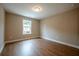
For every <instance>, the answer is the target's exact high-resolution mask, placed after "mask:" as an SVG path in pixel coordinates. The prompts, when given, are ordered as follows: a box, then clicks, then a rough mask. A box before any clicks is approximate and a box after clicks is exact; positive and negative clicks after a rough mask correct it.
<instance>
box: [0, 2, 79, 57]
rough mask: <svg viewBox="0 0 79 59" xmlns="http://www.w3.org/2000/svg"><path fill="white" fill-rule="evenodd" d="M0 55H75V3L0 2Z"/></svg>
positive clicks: (78, 48)
mask: <svg viewBox="0 0 79 59" xmlns="http://www.w3.org/2000/svg"><path fill="white" fill-rule="evenodd" d="M0 55H1V56H79V4H78V3H0Z"/></svg>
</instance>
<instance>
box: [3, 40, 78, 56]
mask: <svg viewBox="0 0 79 59" xmlns="http://www.w3.org/2000/svg"><path fill="white" fill-rule="evenodd" d="M2 56H79V49H76V48H73V47H69V46H66V45H62V44H59V43H56V42H51V41H49V40H44V39H32V40H25V41H20V42H15V43H9V44H6V45H5V48H4V49H3V52H2Z"/></svg>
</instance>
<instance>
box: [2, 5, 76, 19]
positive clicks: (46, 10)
mask: <svg viewBox="0 0 79 59" xmlns="http://www.w3.org/2000/svg"><path fill="white" fill-rule="evenodd" d="M1 5H2V6H3V8H4V9H5V10H6V11H7V12H11V13H15V14H19V15H22V16H27V17H30V18H36V19H44V18H46V17H49V16H51V15H55V14H58V13H61V12H64V11H67V10H70V9H73V8H75V4H68V3H62V4H61V3H3V4H1ZM33 6H40V7H41V8H42V9H43V10H42V11H41V12H35V11H33V10H32V7H33Z"/></svg>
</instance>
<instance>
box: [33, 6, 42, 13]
mask: <svg viewBox="0 0 79 59" xmlns="http://www.w3.org/2000/svg"><path fill="white" fill-rule="evenodd" d="M32 10H33V11H35V12H40V11H42V8H41V7H39V6H34V7H33V8H32Z"/></svg>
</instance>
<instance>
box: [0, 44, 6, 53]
mask: <svg viewBox="0 0 79 59" xmlns="http://www.w3.org/2000/svg"><path fill="white" fill-rule="evenodd" d="M4 46H5V43H4V44H3V46H2V47H1V48H0V54H1V53H2V51H3V48H4Z"/></svg>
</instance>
